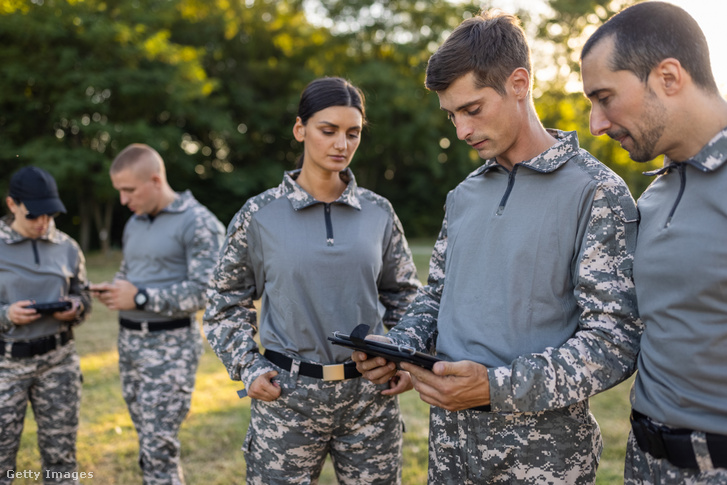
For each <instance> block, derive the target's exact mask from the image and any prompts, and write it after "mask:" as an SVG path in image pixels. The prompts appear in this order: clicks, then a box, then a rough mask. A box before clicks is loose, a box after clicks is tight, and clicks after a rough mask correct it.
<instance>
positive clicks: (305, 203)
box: [282, 168, 361, 210]
mask: <svg viewBox="0 0 727 485" xmlns="http://www.w3.org/2000/svg"><path fill="white" fill-rule="evenodd" d="M298 175H300V170H292V171H290V172H285V176H284V177H283V184H282V189H283V193H284V194H285V196H286V197H287V198H288V200H290V203H291V204H293V209H295V210H300V209H304V208H306V207H310V206H312V205H316V204H322V203H323V202H321V201H320V200H317V199H315V198H313V196H312V195H310V194H309V193H308V192H306V191H305V190H303V187H301V186H300V185H298V182H296V181H295V180H296V179H297V178H298ZM339 176H340V177H341V180H343V181H344V182H346V189H345V190H344V191H343V193H342V194H341V196H340V197H339V198H338V199H336V200H335V201H334V202H333V203H334V204H345V205H349V206H351V207H353V208H354V209H357V210H361V202H360V201H359V197H358V186H357V185H356V178H355V177H354V176H353V172H351V169H350V168H347V169H345V170H343V171H341V172H339Z"/></svg>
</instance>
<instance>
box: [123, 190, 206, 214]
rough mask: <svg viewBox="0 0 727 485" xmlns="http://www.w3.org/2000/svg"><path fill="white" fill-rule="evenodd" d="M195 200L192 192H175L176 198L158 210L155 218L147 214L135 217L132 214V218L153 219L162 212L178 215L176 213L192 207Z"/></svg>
mask: <svg viewBox="0 0 727 485" xmlns="http://www.w3.org/2000/svg"><path fill="white" fill-rule="evenodd" d="M195 200H196V199H195V198H194V196H193V195H192V192H191V191H189V190H185V191H184V192H177V197H175V198H174V200H173V201H172V203H171V204H169V205H168V206H166V207H165V208H164V209H162V210H160V211H159V212H158V213H157V214H156V215H155V216H150V215H149V214H141V215H136V214H134V216H133V217H138V218H140V219H152V220H153V219H155V218H156V217H157V216H159V214H161V213H163V212H171V213H178V212H184V211H186V210H187V209H189V208H190V207H192V206H193V205H194V202H195Z"/></svg>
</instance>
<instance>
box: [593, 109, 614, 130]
mask: <svg viewBox="0 0 727 485" xmlns="http://www.w3.org/2000/svg"><path fill="white" fill-rule="evenodd" d="M590 128H591V133H592V134H593V136H601V135H604V134H606V133H607V132H608V130H609V128H611V122H610V121H609V120H608V118H607V117H606V115H605V114H604V113H603V110H602V109H600V108H598V107H597V106H592V107H591V118H590Z"/></svg>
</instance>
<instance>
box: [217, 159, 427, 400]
mask: <svg viewBox="0 0 727 485" xmlns="http://www.w3.org/2000/svg"><path fill="white" fill-rule="evenodd" d="M298 173H299V172H289V173H286V174H285V176H284V178H283V182H282V183H281V184H280V185H279V186H278V187H275V188H272V189H269V190H267V191H266V192H263V193H262V194H260V195H258V196H256V197H253V198H251V199H249V200H248V201H247V202H246V203H245V205H244V206H243V207H242V209H241V210H240V211H239V212H238V213H237V215H236V216H235V217H234V219H233V220H232V222H231V223H230V226H229V228H228V232H227V239H226V242H225V245H224V247H223V249H222V254H221V258H220V261H219V263H218V264H217V267H216V269H215V271H214V275H213V277H212V281H211V283H210V290H209V292H208V295H209V305H208V307H207V311H206V313H205V317H204V321H205V333H206V334H207V339H208V340H209V342H210V344H211V346H212V348H213V349H214V350H215V352H217V355H218V356H219V357H220V359H221V360H222V362H223V363H224V364H225V366H226V367H227V370H228V371H229V373H230V377H231V378H232V379H233V380H242V381H243V382H244V384H245V386H249V385H250V384H251V383H252V382H253V381H254V380H255V379H256V378H257V377H258V376H260V375H262V374H263V373H265V372H267V371H270V370H273V369H274V368H273V367H272V366H271V364H270V363H269V362H268V361H267V360H266V359H264V358H262V357H261V356H260V354H259V353H258V345H257V343H256V342H255V341H254V340H253V338H254V337H255V334H256V333H257V329H258V324H257V318H256V317H257V312H256V310H255V308H254V306H253V300H256V299H258V298H261V299H262V301H261V317H260V344H261V345H262V347H264V348H266V349H269V350H275V351H278V352H283V353H286V354H288V355H292V356H297V357H299V358H300V359H301V360H304V361H308V362H318V363H325V364H330V363H339V362H344V361H346V360H347V359H349V358H350V356H351V351H350V350H348V349H345V348H343V347H338V346H333V345H331V344H330V342H328V341H327V337H328V336H329V335H331V333H332V332H334V331H336V330H341V331H344V332H346V331H351V330H352V329H353V328H354V327H355V326H356V325H357V324H359V323H367V324H368V325H370V326H371V328H372V331H373V332H374V333H378V334H381V333H383V331H384V325H388V326H393V325H394V324H396V322H397V321H398V320H399V318H400V317H401V315H402V314H403V312H404V310H405V309H406V307H407V306H408V305H409V303H410V302H411V301H412V300H413V298H414V295H415V294H416V291H417V288H419V287H420V284H419V281H418V280H417V277H416V268H415V266H414V263H413V260H412V256H411V252H410V250H409V246H408V244H407V241H406V238H405V237H404V232H403V229H402V227H401V223H400V221H399V219H398V217H397V216H396V214H395V213H394V210H393V208H392V207H391V204H390V203H389V202H388V201H387V200H386V199H384V198H383V197H381V196H378V195H376V194H374V193H373V192H371V191H370V190H366V189H363V188H359V187H358V186H357V185H356V181H355V179H354V177H353V174H352V173H351V171H350V170H346V171H344V172H341V178H342V179H343V180H344V181H345V182H346V183H347V188H346V189H345V190H344V192H343V194H342V195H341V197H340V198H339V199H338V200H337V201H335V202H332V203H330V204H324V203H322V202H320V201H318V200H316V199H314V198H313V197H312V196H310V195H309V194H308V193H307V192H305V191H304V190H303V189H302V188H301V187H300V185H298V184H297V183H296V182H295V178H296V177H297V175H298Z"/></svg>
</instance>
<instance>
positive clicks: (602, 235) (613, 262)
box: [388, 130, 642, 412]
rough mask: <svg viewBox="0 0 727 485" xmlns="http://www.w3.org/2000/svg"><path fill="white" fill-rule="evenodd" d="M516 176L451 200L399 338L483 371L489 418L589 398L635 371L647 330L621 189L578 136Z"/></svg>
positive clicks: (466, 188) (491, 165)
mask: <svg viewBox="0 0 727 485" xmlns="http://www.w3.org/2000/svg"><path fill="white" fill-rule="evenodd" d="M550 134H551V135H553V136H554V137H555V138H556V139H557V140H558V142H557V143H556V144H555V145H553V146H552V147H551V148H549V149H548V150H546V151H545V152H543V153H541V154H540V155H538V156H537V157H534V158H533V159H531V160H527V161H524V162H522V163H518V164H517V165H515V167H513V170H512V171H511V172H508V171H507V170H505V169H504V168H503V167H502V166H500V165H499V164H497V162H496V161H495V160H494V159H492V160H488V161H487V162H486V163H485V164H484V165H483V166H482V167H480V168H479V169H478V170H476V171H474V172H473V173H472V174H470V175H469V176H468V177H467V178H466V179H465V180H464V181H463V182H462V183H460V185H458V186H457V187H456V188H455V189H454V190H453V191H451V192H450V193H449V195H448V196H447V203H446V213H445V219H444V223H443V225H442V230H441V232H440V235H439V238H438V240H437V242H436V244H435V247H434V252H433V256H432V260H431V263H430V270H429V280H428V285H427V286H426V287H424V288H423V289H422V290H420V292H419V293H418V295H417V298H416V300H415V301H414V303H413V304H412V306H411V307H410V308H409V310H408V311H407V313H406V315H405V316H404V317H403V318H402V320H401V321H400V323H399V324H398V325H397V326H396V327H395V328H394V329H392V330H391V332H389V334H388V336H389V337H391V338H393V339H394V340H396V341H398V342H401V343H406V344H409V345H412V346H414V347H416V348H417V349H419V350H430V351H431V350H433V349H434V348H435V347H436V352H437V354H438V355H439V356H440V357H442V358H444V359H446V360H450V361H460V360H472V361H475V362H479V363H480V364H483V365H485V366H486V367H487V368H488V375H489V381H490V398H491V406H492V410H493V411H501V412H536V411H544V410H548V409H554V408H561V407H564V406H568V405H571V404H573V403H577V402H580V401H582V400H585V399H587V398H588V397H589V396H591V395H593V394H595V393H597V392H599V391H602V390H604V389H607V388H609V387H611V386H613V385H615V384H617V383H618V382H621V381H622V380H624V379H626V378H627V377H628V376H629V375H631V374H632V373H633V371H634V366H635V359H636V355H637V351H638V340H639V335H640V333H641V328H642V326H641V322H640V320H639V319H638V315H637V310H636V302H635V293H634V285H633V281H632V274H631V273H632V267H633V250H634V245H635V240H636V229H637V221H638V214H637V212H636V207H635V204H634V201H633V198H632V197H631V195H630V193H629V191H628V188H627V187H626V184H625V183H624V182H623V180H621V179H620V178H619V177H618V176H617V175H616V174H614V173H613V172H612V171H611V170H609V169H608V168H607V167H605V166H604V165H603V164H601V163H600V162H599V161H598V160H596V159H595V158H593V157H592V156H591V155H590V154H589V153H588V152H586V151H585V150H582V149H580V148H579V146H578V138H577V135H576V134H575V132H570V133H564V132H560V131H555V130H551V131H550Z"/></svg>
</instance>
